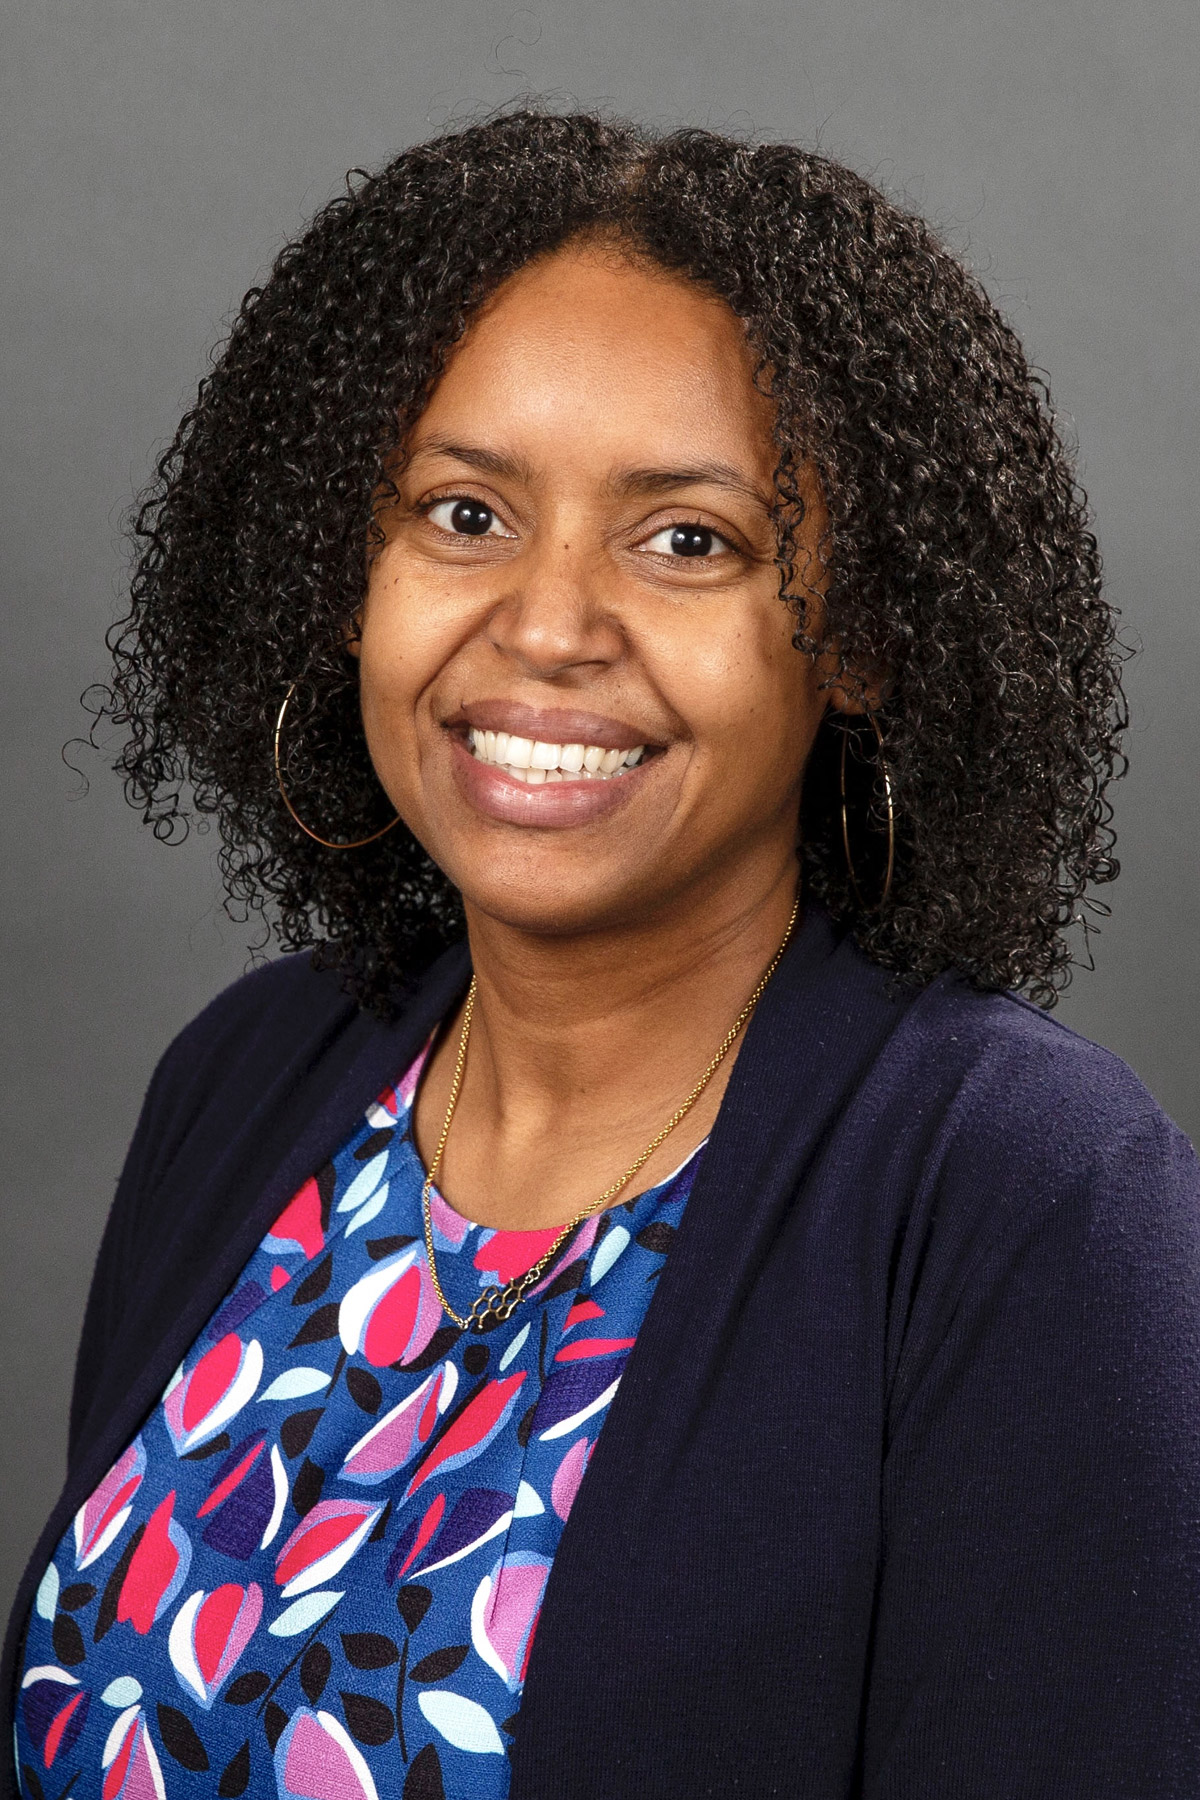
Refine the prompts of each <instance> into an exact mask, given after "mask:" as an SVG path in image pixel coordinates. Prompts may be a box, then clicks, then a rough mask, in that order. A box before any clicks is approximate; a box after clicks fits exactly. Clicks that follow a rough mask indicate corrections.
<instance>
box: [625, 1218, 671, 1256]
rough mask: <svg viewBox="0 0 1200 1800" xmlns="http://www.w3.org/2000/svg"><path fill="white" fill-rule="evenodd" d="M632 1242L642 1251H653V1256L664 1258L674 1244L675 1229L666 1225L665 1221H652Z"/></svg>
mask: <svg viewBox="0 0 1200 1800" xmlns="http://www.w3.org/2000/svg"><path fill="white" fill-rule="evenodd" d="M633 1241H634V1243H635V1244H640V1245H641V1246H642V1249H643V1250H653V1252H654V1254H655V1256H665V1255H666V1254H667V1251H668V1250H669V1249H670V1248H671V1245H672V1244H673V1243H674V1242H675V1227H674V1225H668V1224H667V1221H666V1220H665V1219H652V1220H651V1222H650V1224H649V1225H647V1226H645V1227H644V1228H643V1229H642V1230H641V1231H639V1232H638V1234H637V1236H636V1238H634V1240H633Z"/></svg>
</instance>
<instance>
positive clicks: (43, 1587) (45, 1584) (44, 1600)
mask: <svg viewBox="0 0 1200 1800" xmlns="http://www.w3.org/2000/svg"><path fill="white" fill-rule="evenodd" d="M58 1589H59V1580H58V1570H57V1569H56V1568H55V1566H54V1564H53V1563H51V1564H50V1566H49V1568H48V1569H47V1570H46V1573H45V1574H44V1575H43V1576H42V1579H41V1580H40V1581H39V1582H38V1591H37V1599H36V1600H35V1601H34V1603H33V1604H34V1609H35V1611H36V1612H37V1616H38V1618H39V1619H53V1617H54V1614H55V1611H56V1609H57V1607H58Z"/></svg>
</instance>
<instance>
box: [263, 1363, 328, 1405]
mask: <svg viewBox="0 0 1200 1800" xmlns="http://www.w3.org/2000/svg"><path fill="white" fill-rule="evenodd" d="M328 1386H329V1375H328V1373H327V1371H326V1370H324V1369H285V1370H284V1371H283V1374H282V1375H277V1376H276V1377H275V1379H274V1381H273V1382H272V1383H271V1385H270V1387H269V1388H266V1389H265V1390H264V1391H263V1392H262V1393H261V1394H260V1395H259V1396H258V1398H259V1402H260V1403H261V1402H262V1401H264V1400H299V1398H300V1396H301V1395H302V1394H317V1393H319V1392H320V1390H321V1389H322V1388H326V1387H328Z"/></svg>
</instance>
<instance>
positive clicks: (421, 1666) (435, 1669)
mask: <svg viewBox="0 0 1200 1800" xmlns="http://www.w3.org/2000/svg"><path fill="white" fill-rule="evenodd" d="M470 1648H471V1646H470V1644H447V1645H446V1647H445V1649H444V1650H432V1651H430V1653H429V1655H428V1656H423V1657H422V1658H421V1660H420V1662H419V1663H418V1664H417V1665H416V1667H415V1668H412V1669H410V1670H409V1671H408V1679H409V1680H410V1681H446V1680H448V1679H449V1677H450V1676H451V1675H453V1673H454V1671H455V1669H461V1668H462V1665H463V1662H464V1661H465V1659H466V1655H467V1651H468V1650H469V1649H470Z"/></svg>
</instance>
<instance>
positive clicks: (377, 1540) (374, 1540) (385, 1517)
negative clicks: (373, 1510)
mask: <svg viewBox="0 0 1200 1800" xmlns="http://www.w3.org/2000/svg"><path fill="white" fill-rule="evenodd" d="M391 1516H392V1503H391V1501H390V1500H389V1501H388V1503H387V1505H386V1506H385V1507H384V1509H383V1511H382V1512H381V1513H380V1515H379V1523H378V1524H377V1525H376V1527H375V1529H374V1531H372V1533H371V1535H370V1537H369V1538H368V1539H367V1542H368V1544H382V1542H383V1540H384V1538H385V1537H386V1536H387V1528H388V1521H389V1519H390V1518H391Z"/></svg>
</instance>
